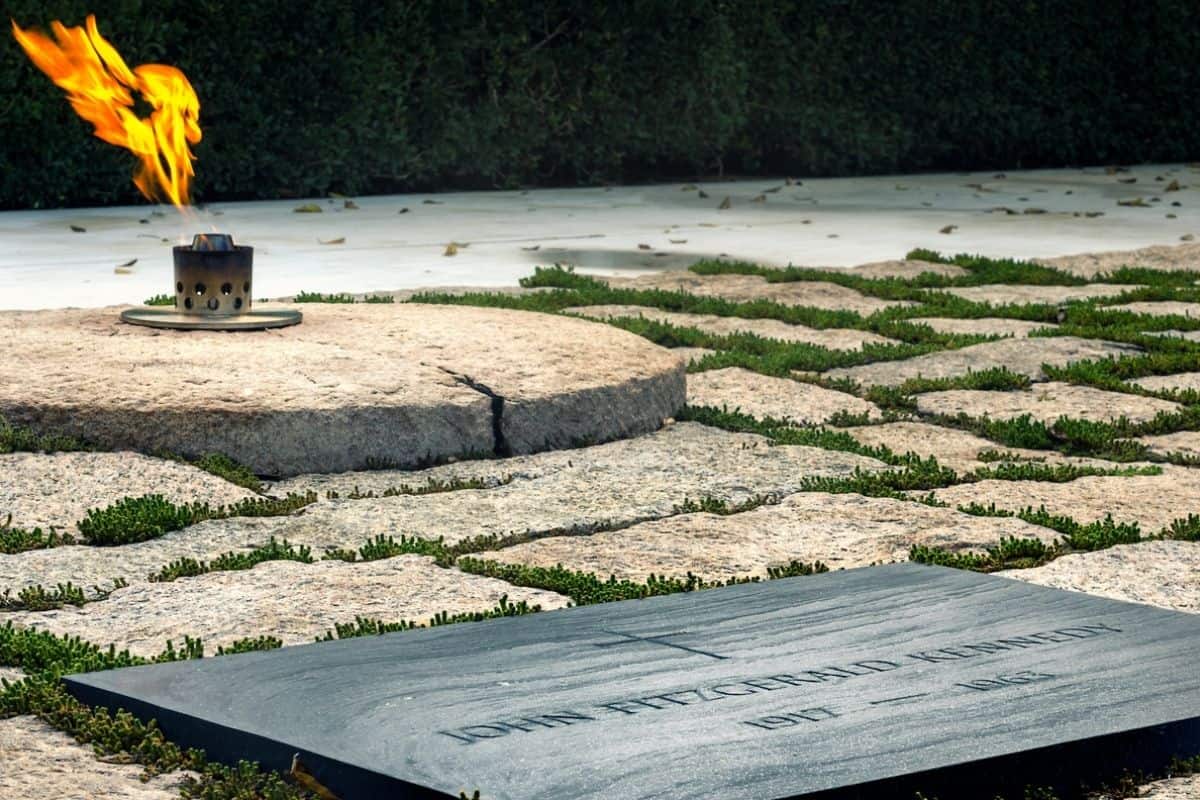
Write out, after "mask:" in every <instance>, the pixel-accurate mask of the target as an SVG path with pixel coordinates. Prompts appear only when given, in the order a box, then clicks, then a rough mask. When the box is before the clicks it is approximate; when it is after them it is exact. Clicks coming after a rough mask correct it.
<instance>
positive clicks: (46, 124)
mask: <svg viewBox="0 0 1200 800" xmlns="http://www.w3.org/2000/svg"><path fill="white" fill-rule="evenodd" d="M5 10H6V12H7V14H8V15H9V16H11V17H13V18H14V19H16V20H17V21H18V22H19V23H20V24H21V25H23V26H31V25H35V26H38V27H43V28H44V27H45V26H47V24H48V23H49V21H50V20H51V19H62V20H63V21H64V22H65V23H67V24H80V23H81V22H82V20H83V18H84V16H85V15H86V13H88V12H89V11H92V12H94V13H96V14H97V16H98V18H99V22H100V29H101V32H102V33H104V34H105V35H106V36H107V37H108V38H109V39H110V40H111V41H112V42H113V43H114V44H115V45H116V46H117V47H118V49H119V50H120V52H121V53H122V54H123V55H124V56H125V57H126V59H127V60H128V61H129V63H130V64H131V65H136V64H140V63H144V62H147V61H161V62H164V63H169V64H173V65H176V66H179V67H180V68H181V69H183V70H184V72H185V73H186V74H187V75H188V76H189V78H190V79H191V81H192V83H193V85H194V86H195V87H196V90H197V92H198V93H199V95H200V100H201V125H202V127H203V129H204V141H203V142H202V143H201V144H200V145H199V146H198V147H197V148H196V153H197V156H198V158H199V163H198V165H197V171H198V176H197V198H198V199H200V200H215V199H222V198H258V197H292V196H305V195H317V194H322V193H324V192H327V191H330V190H333V191H340V192H345V193H355V194H358V193H368V192H384V191H399V190H413V189H428V188H470V187H513V186H518V185H549V184H589V183H599V182H604V181H618V180H620V181H638V180H651V179H656V178H666V177H682V176H690V175H696V174H713V173H715V172H717V171H718V170H724V172H725V173H727V174H729V173H741V174H747V173H775V174H778V173H785V172H786V173H793V174H804V175H822V174H853V173H863V172H888V171H900V170H922V169H956V168H964V167H971V168H997V169H999V168H1016V167H1031V166H1037V165H1062V164H1081V163H1108V162H1133V161H1144V160H1182V159H1189V158H1196V157H1197V154H1198V153H1200V106H1198V105H1197V104H1196V103H1195V102H1194V100H1195V97H1194V90H1195V87H1196V85H1197V78H1200V4H1197V3H1195V2H1194V0H1043V1H1042V2H1038V1H1037V0H1022V1H1021V2H1013V3H995V2H991V1H990V0H875V1H874V2H867V1H865V0H691V1H690V2H687V3H680V2H677V1H676V0H637V1H636V2H634V1H633V0H626V1H625V2H616V1H613V2H593V0H542V1H541V2H528V1H527V2H513V1H512V0H408V1H407V2H397V1H396V0H392V1H391V2H378V0H310V1H309V2H305V3H302V4H301V3H294V2H284V0H255V1H251V2H246V1H245V0H240V1H239V2H233V0H160V1H159V2H143V1H141V0H112V1H111V2H105V1H103V0H92V1H91V2H86V3H85V2H78V1H77V0H9V2H8V3H7V4H6V9H5ZM130 163H131V162H130V159H129V157H128V156H127V155H125V154H124V153H122V152H120V151H118V150H117V149H115V148H113V147H111V146H109V145H106V144H104V143H102V142H100V141H99V140H97V139H95V138H94V137H92V136H91V134H90V128H89V127H88V126H87V125H86V123H84V122H82V121H80V120H78V119H76V118H75V116H74V114H73V113H72V112H71V111H70V109H69V107H68V105H67V103H66V102H65V101H64V100H63V98H62V96H61V92H60V91H59V90H58V89H57V88H56V87H54V86H53V85H52V84H51V83H50V82H49V80H48V79H46V78H45V77H44V76H42V75H41V74H40V73H39V72H37V71H36V69H35V68H34V67H33V66H32V65H31V64H29V63H28V61H27V59H26V58H25V55H24V53H23V52H22V51H21V50H20V48H19V47H18V45H17V44H16V42H15V41H14V40H13V39H12V38H11V36H5V37H4V38H3V40H0V207H7V208H15V207H48V206H61V205H76V204H94V203H109V202H116V201H131V200H134V199H135V197H136V194H135V190H134V189H133V187H132V185H131V183H130V180H129V176H130V172H131V166H130Z"/></svg>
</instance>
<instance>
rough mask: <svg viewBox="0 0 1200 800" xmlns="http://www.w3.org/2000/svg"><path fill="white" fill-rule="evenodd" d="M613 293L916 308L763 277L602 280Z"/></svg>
mask: <svg viewBox="0 0 1200 800" xmlns="http://www.w3.org/2000/svg"><path fill="white" fill-rule="evenodd" d="M601 280H603V281H606V282H607V283H608V284H609V285H610V286H612V287H613V288H614V289H666V290H668V291H680V290H682V291H685V292H688V293H690V294H695V295H699V296H701V297H723V298H725V299H726V300H732V301H734V302H744V301H749V300H771V301H773V302H776V303H779V304H781V305H786V306H811V307H813V308H824V309H829V310H831V311H854V312H857V313H859V314H862V315H864V316H865V315H867V314H874V313H875V312H876V311H882V310H883V309H885V308H896V307H904V306H911V305H913V304H912V303H910V302H907V301H902V300H880V299H879V298H877V297H868V296H867V295H865V294H862V293H861V292H857V291H855V290H854V289H849V288H847V287H845V286H839V285H838V284H836V283H827V282H825V281H787V282H782V283H768V282H767V280H766V279H765V278H763V277H762V276H761V275H697V274H696V273H694V272H687V271H679V272H659V273H654V274H651V275H638V276H636V277H619V278H601Z"/></svg>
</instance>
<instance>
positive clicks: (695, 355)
mask: <svg viewBox="0 0 1200 800" xmlns="http://www.w3.org/2000/svg"><path fill="white" fill-rule="evenodd" d="M670 350H671V352H672V353H674V354H675V355H677V356H679V357H680V358H682V359H683V360H684V361H685V362H688V363H691V362H692V361H699V360H700V359H702V358H704V357H705V356H711V355H712V354H713V353H715V352H717V351H716V350H709V349H708V348H707V347H672V348H670Z"/></svg>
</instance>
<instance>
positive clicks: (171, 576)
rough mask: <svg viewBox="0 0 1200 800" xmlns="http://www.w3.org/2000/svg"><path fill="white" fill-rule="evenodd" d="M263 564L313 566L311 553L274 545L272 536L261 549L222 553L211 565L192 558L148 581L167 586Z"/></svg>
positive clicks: (178, 561)
mask: <svg viewBox="0 0 1200 800" xmlns="http://www.w3.org/2000/svg"><path fill="white" fill-rule="evenodd" d="M267 561H297V562H299V563H301V564H311V563H313V556H312V550H311V549H310V548H308V547H307V546H305V545H300V546H298V547H297V546H294V545H292V544H290V543H289V542H288V541H287V539H284V540H282V541H278V540H276V538H275V537H274V536H272V537H271V538H270V539H269V540H268V541H267V543H266V544H264V545H260V546H258V547H255V548H253V549H252V550H248V551H244V552H237V551H232V552H228V553H223V554H221V555H219V556H217V557H216V558H214V559H213V560H212V561H199V560H197V559H194V558H180V559H176V560H175V561H172V562H171V563H169V564H167V565H166V566H164V567H163V568H162V569H160V570H159V571H158V572H155V573H152V574H151V575H150V576H149V579H150V580H151V581H152V582H155V583H167V582H170V581H174V580H177V579H179V578H194V577H196V576H198V575H206V574H208V573H210V572H223V571H228V570H243V569H253V568H254V567H256V566H258V565H259V564H262V563H264V562H267Z"/></svg>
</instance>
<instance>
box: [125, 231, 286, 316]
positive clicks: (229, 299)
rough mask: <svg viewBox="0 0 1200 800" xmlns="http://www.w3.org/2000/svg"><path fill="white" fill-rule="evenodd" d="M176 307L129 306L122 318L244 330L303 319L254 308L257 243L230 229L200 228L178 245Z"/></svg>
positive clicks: (280, 310) (274, 310) (175, 250)
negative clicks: (236, 238) (240, 240)
mask: <svg viewBox="0 0 1200 800" xmlns="http://www.w3.org/2000/svg"><path fill="white" fill-rule="evenodd" d="M174 256H175V307H174V308H172V309H167V308H149V307H143V308H131V309H128V310H126V311H123V312H121V319H122V320H123V321H124V322H129V323H132V324H134V325H147V326H149V327H152V328H176V329H179V330H208V331H246V330H262V329H263V328H283V327H287V326H288V325H296V324H297V323H299V322H300V321H301V319H302V317H301V314H300V312H299V311H294V310H292V309H270V310H266V311H254V310H252V309H251V305H252V302H253V301H252V298H251V290H252V288H253V278H254V248H253V247H247V246H245V245H238V244H234V242H233V237H232V236H230V235H229V234H227V233H199V234H196V236H195V237H194V238H193V239H192V243H191V244H190V245H179V246H177V247H175V248H174Z"/></svg>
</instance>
